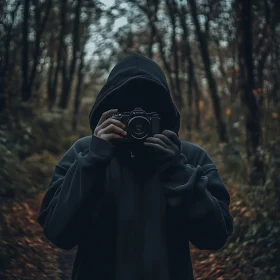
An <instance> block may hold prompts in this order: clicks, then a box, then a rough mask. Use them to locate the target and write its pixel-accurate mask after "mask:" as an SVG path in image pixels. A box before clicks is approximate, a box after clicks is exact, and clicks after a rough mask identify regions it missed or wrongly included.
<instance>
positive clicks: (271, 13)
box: [0, 0, 280, 279]
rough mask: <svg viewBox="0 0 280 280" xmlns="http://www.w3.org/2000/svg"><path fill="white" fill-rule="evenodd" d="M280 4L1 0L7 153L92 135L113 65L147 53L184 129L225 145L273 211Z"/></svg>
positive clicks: (233, 164) (257, 0)
mask: <svg viewBox="0 0 280 280" xmlns="http://www.w3.org/2000/svg"><path fill="white" fill-rule="evenodd" d="M279 14H280V1H279V0H246V1H243V0H197V1H194V0H115V1H113V0H112V1H90V0H60V1H58V0H9V1H7V0H6V1H5V0H2V1H1V2H0V17H1V18H0V132H1V134H0V144H1V145H0V151H1V154H0V156H2V158H4V157H7V155H8V154H9V153H8V152H7V151H11V152H12V153H13V154H14V155H16V156H17V157H18V158H19V159H20V160H25V159H26V158H27V157H28V156H30V155H32V154H33V153H41V152H42V151H44V150H48V151H50V152H53V153H60V152H62V151H65V149H66V148H68V147H69V145H71V144H72V142H73V138H71V135H72V137H74V136H73V133H75V135H76V136H78V137H82V136H85V135H89V134H90V130H89V125H88V113H89V111H90V108H91V106H92V104H93V102H94V98H95V97H96V95H97V93H98V91H99V90H100V89H101V87H102V85H103V84H104V83H105V82H106V78H107V75H108V73H109V71H110V70H111V68H112V67H113V66H114V65H115V64H116V63H117V62H118V61H119V60H121V59H122V58H124V57H125V56H127V55H129V54H131V53H134V52H138V53H142V54H144V55H146V56H148V57H150V58H152V59H154V60H155V61H156V62H157V63H158V64H159V65H160V66H161V67H162V69H163V70H164V72H165V74H166V77H167V80H168V83H169V86H170V89H171V91H172V95H173V99H174V101H175V102H176V104H177V106H178V108H179V110H180V112H181V115H182V124H181V131H180V133H181V138H182V139H186V140H189V141H193V142H195V143H201V144H202V145H203V146H204V147H206V148H207V149H209V150H211V151H216V155H219V156H220V157H221V166H223V165H226V167H225V169H226V172H228V173H232V174H235V175H236V177H235V178H238V180H241V181H242V182H243V183H244V184H245V185H246V186H248V188H249V186H253V188H254V190H255V192H254V194H252V196H253V197H254V199H253V198H252V199H253V200H252V201H251V203H253V204H254V205H255V207H259V206H258V205H262V207H263V208H262V211H269V213H271V215H272V216H273V212H274V213H276V212H277V211H279V206H278V203H279V201H280V199H279V196H280V191H279V188H280V186H279V184H280V178H279V175H277V174H279V173H277V172H278V171H277V170H279V168H280V164H279V162H280V154H279V153H280V151H279V146H280V145H279V144H280V138H279V127H280V121H279V120H280V117H279V113H280V110H279V108H280V17H279ZM62 123H63V125H62ZM214 154H215V152H213V155H214ZM5 164H6V165H7V164H8V163H7V162H6V161H5ZM6 165H5V166H6ZM237 170H238V171H237ZM3 174H4V173H3ZM3 174H2V175H1V176H2V178H4V179H3V180H4V181H3V182H6V186H7V187H6V188H4V187H3V188H2V190H1V192H2V195H7V196H9V194H11V192H10V190H9V188H10V186H11V183H10V182H11V181H9V180H11V179H10V178H8V175H7V174H6V175H5V174H4V175H3ZM7 178H8V179H7ZM245 185H244V186H245ZM15 188H16V187H15ZM245 189H246V187H244V189H243V191H244V190H245ZM246 190H247V189H246ZM12 193H13V192H12ZM260 194H262V195H263V196H264V197H266V198H267V200H264V201H263V202H262V203H261V202H260V201H259V200H258V199H257V195H260ZM269 199H270V200H269ZM268 201H269V202H268ZM269 208H270V209H269ZM264 209H265V210H264ZM260 211H261V210H260ZM275 211H276V212H275ZM240 279H241V278H240ZM263 279H264V278H263Z"/></svg>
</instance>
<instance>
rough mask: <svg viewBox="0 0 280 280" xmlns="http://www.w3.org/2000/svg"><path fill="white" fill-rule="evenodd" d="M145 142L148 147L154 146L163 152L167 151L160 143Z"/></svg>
mask: <svg viewBox="0 0 280 280" xmlns="http://www.w3.org/2000/svg"><path fill="white" fill-rule="evenodd" d="M143 144H144V145H145V146H147V147H151V148H154V149H156V150H160V151H161V152H166V149H165V148H164V147H163V146H161V145H159V144H155V143H150V142H144V143H143Z"/></svg>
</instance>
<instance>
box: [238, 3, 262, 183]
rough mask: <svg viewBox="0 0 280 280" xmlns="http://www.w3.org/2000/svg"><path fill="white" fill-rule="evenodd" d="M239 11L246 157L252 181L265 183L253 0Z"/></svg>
mask: <svg viewBox="0 0 280 280" xmlns="http://www.w3.org/2000/svg"><path fill="white" fill-rule="evenodd" d="M238 4H239V5H238V14H237V16H239V18H240V27H239V32H240V37H239V64H240V75H241V100H242V103H243V104H244V105H245V107H246V113H245V122H246V149H247V159H248V162H249V164H250V167H251V171H250V174H249V184H257V183H259V182H260V180H261V183H263V178H264V164H263V159H262V156H261V154H260V153H259V151H258V148H259V146H260V145H261V142H262V132H261V125H260V110H259V107H258V104H257V100H256V98H255V95H254V94H253V89H254V64H253V42H252V2H251V0H247V1H243V0H238Z"/></svg>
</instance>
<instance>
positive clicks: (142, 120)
mask: <svg viewBox="0 0 280 280" xmlns="http://www.w3.org/2000/svg"><path fill="white" fill-rule="evenodd" d="M111 118H113V119H116V120H119V121H121V122H122V123H124V124H125V126H126V127H125V129H124V130H125V131H126V132H127V135H126V136H124V137H123V139H121V141H124V142H130V141H134V142H135V141H137V142H141V141H144V140H145V139H146V138H147V137H150V136H154V135H155V134H156V133H160V132H161V131H160V116H159V114H158V113H156V112H151V113H147V112H145V111H144V110H143V109H142V108H140V107H136V108H135V109H134V110H133V111H131V112H123V113H116V114H113V115H112V116H111Z"/></svg>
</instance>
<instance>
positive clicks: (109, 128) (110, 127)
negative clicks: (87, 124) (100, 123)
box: [98, 124, 127, 135]
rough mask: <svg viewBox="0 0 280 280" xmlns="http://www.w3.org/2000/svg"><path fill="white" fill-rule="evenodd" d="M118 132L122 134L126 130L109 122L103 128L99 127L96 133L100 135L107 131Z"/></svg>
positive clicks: (124, 133) (107, 132)
mask: <svg viewBox="0 0 280 280" xmlns="http://www.w3.org/2000/svg"><path fill="white" fill-rule="evenodd" d="M112 132H114V133H119V134H122V135H126V134H127V132H126V131H124V130H123V129H121V128H120V127H118V126H116V125H114V124H110V125H108V126H106V127H105V128H103V129H100V130H99V132H98V134H99V135H102V134H109V133H112Z"/></svg>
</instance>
